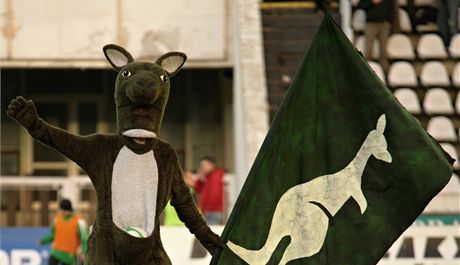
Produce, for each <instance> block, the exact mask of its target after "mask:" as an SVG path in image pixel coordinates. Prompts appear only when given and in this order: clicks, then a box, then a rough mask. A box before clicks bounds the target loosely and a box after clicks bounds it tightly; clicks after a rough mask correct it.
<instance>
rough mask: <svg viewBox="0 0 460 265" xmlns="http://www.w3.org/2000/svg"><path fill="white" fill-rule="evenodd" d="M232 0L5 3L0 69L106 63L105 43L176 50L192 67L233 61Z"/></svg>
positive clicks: (146, 53) (1, 5)
mask: <svg viewBox="0 0 460 265" xmlns="http://www.w3.org/2000/svg"><path fill="white" fill-rule="evenodd" d="M227 2H228V0H174V1H168V0H155V1H147V0H142V1H127V0H98V1H91V0H79V1H72V0H40V1H30V0H0V10H1V11H0V60H1V61H2V63H1V64H0V66H30V67H36V66H41V67H53V66H58V67H59V66H62V67H68V66H76V67H104V66H106V64H105V62H104V60H103V56H102V52H101V48H102V46H103V45H105V44H107V43H116V44H120V45H122V46H124V47H126V48H127V50H129V51H130V52H131V53H132V54H133V55H134V57H137V58H139V57H144V58H145V59H153V58H156V57H158V56H160V55H161V54H163V53H165V52H167V51H171V50H178V51H183V52H185V53H187V55H188V56H189V66H190V65H196V66H206V65H212V66H218V67H222V66H229V65H230V59H229V55H228V50H229V48H228V47H227V44H228V43H229V41H228V40H227V38H228V34H227V33H228V24H229V23H228V20H229V14H228V8H227V6H228V3H227ZM149 57H150V58H149Z"/></svg>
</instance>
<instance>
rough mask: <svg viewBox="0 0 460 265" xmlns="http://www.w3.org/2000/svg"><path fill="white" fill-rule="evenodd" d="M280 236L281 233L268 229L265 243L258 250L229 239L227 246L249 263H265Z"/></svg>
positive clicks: (255, 264)
mask: <svg viewBox="0 0 460 265" xmlns="http://www.w3.org/2000/svg"><path fill="white" fill-rule="evenodd" d="M282 237H283V235H280V234H276V233H273V231H272V230H270V232H269V235H268V238H267V241H266V242H265V245H264V246H263V247H262V248H261V249H259V250H249V249H246V248H244V247H241V246H239V245H236V244H235V243H233V242H231V241H228V242H227V246H228V248H230V250H231V251H233V253H235V254H236V255H238V256H239V257H240V258H241V259H242V260H244V261H246V262H247V263H248V264H249V265H266V264H267V262H268V261H269V260H270V258H271V256H272V254H273V251H275V249H276V247H277V245H278V243H279V241H280V239H281V238H282Z"/></svg>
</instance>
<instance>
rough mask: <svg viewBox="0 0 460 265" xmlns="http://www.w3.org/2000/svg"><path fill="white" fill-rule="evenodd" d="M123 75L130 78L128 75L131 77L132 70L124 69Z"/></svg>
mask: <svg viewBox="0 0 460 265" xmlns="http://www.w3.org/2000/svg"><path fill="white" fill-rule="evenodd" d="M121 76H123V77H124V78H128V77H130V76H131V72H130V71H127V70H125V71H123V73H121Z"/></svg>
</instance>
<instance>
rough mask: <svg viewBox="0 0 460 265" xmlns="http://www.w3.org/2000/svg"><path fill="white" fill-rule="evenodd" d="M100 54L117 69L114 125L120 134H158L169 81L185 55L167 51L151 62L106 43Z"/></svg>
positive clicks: (180, 65)
mask: <svg viewBox="0 0 460 265" xmlns="http://www.w3.org/2000/svg"><path fill="white" fill-rule="evenodd" d="M103 51H104V55H105V57H106V58H107V60H108V61H109V63H110V64H111V65H112V67H113V68H114V69H115V70H116V71H117V72H118V75H117V79H116V81H115V105H116V107H117V125H118V131H119V133H121V134H124V135H127V136H131V137H140V138H149V137H155V136H156V135H158V133H159V131H160V127H161V121H162V119H163V113H164V110H165V107H166V103H167V102H168V97H169V89H170V81H169V79H170V78H171V77H173V76H174V75H175V74H176V73H177V72H179V70H180V68H181V67H182V66H183V65H184V63H185V60H186V59H187V56H186V55H185V54H183V53H181V52H169V53H166V54H164V55H162V56H161V57H160V58H158V59H157V60H156V61H155V62H153V63H150V62H135V61H134V59H133V57H132V56H131V54H129V52H127V51H126V50H125V49H123V48H122V47H120V46H117V45H114V44H109V45H106V46H104V48H103Z"/></svg>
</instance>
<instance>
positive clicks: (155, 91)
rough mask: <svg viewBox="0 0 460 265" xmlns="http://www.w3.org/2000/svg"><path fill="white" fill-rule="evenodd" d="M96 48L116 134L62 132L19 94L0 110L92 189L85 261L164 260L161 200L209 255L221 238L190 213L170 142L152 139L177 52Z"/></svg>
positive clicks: (117, 264)
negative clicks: (151, 57) (92, 218)
mask: <svg viewBox="0 0 460 265" xmlns="http://www.w3.org/2000/svg"><path fill="white" fill-rule="evenodd" d="M103 51H104V54H105V56H106V58H107V60H108V61H109V63H110V64H111V65H112V67H113V68H114V69H115V70H116V71H118V75H117V79H116V83H115V102H116V108H117V125H118V134H93V135H89V136H79V135H73V134H70V133H69V132H67V131H64V130H62V129H59V128H56V127H53V126H51V125H49V124H48V123H46V122H45V121H44V120H42V119H41V118H39V116H38V115H37V111H36V109H35V106H34V104H33V103H32V101H30V100H26V99H24V98H23V97H17V98H15V99H13V100H12V101H11V103H10V104H9V106H8V110H7V114H8V115H9V116H10V117H11V118H13V119H14V120H16V121H17V122H18V123H19V124H20V125H22V126H24V127H25V128H26V129H27V130H28V131H29V133H30V135H31V136H32V137H33V138H35V139H36V140H38V141H40V142H42V143H44V144H46V145H48V146H50V147H52V148H54V149H56V150H57V151H59V152H60V153H62V154H63V155H65V156H66V157H68V158H69V159H71V160H73V161H74V162H75V163H77V164H78V165H79V166H80V167H81V168H82V169H83V170H85V172H86V173H87V174H88V176H89V177H90V179H91V182H92V183H93V185H94V187H95V189H96V192H97V217H96V222H95V224H94V227H93V231H92V233H91V236H90V238H89V242H88V251H87V253H86V259H85V264H88V265H93V264H95V265H105V264H107V265H130V264H133V265H143V264H145V265H148V264H171V261H170V259H169V258H168V255H167V254H166V252H165V250H164V249H163V246H162V244H161V240H160V226H159V223H160V222H159V216H160V214H161V212H162V211H163V209H164V207H165V205H166V203H167V202H168V201H169V200H171V204H172V205H173V206H174V207H175V208H176V210H177V212H178V215H179V217H180V219H181V220H182V221H183V222H184V223H185V224H186V226H187V227H188V229H189V230H190V232H191V233H193V234H194V235H195V236H196V237H197V238H198V240H200V242H201V243H202V244H203V246H204V247H205V248H206V249H207V250H208V251H209V252H210V253H211V254H213V253H214V252H215V251H216V250H217V249H218V248H222V247H224V244H223V242H222V241H221V239H220V237H219V236H218V235H216V234H214V233H213V232H212V231H211V230H210V228H209V227H208V226H207V225H206V222H205V221H204V219H203V218H202V216H201V214H200V213H199V212H198V210H197V208H196V206H195V202H194V200H193V198H192V196H191V194H190V191H189V188H188V187H187V185H186V184H185V182H184V181H183V178H182V170H181V168H180V165H179V161H178V158H177V155H176V152H175V150H174V148H173V147H172V146H171V145H170V144H168V143H167V142H165V141H163V140H161V139H159V138H158V137H157V135H158V133H159V131H160V126H161V121H162V118H163V113H164V110H165V107H166V103H167V101H168V96H169V89H170V81H169V78H170V77H172V76H174V75H175V74H176V73H177V72H178V71H179V70H180V68H181V67H182V66H183V64H184V63H185V60H186V56H185V54H183V53H179V52H170V53H167V54H165V55H163V56H161V57H160V58H159V59H158V60H157V61H156V62H155V63H148V62H134V60H133V57H132V56H131V55H130V54H129V53H128V52H127V51H126V50H125V49H123V48H121V47H119V46H116V45H106V46H104V48H103ZM133 231H134V233H133Z"/></svg>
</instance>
